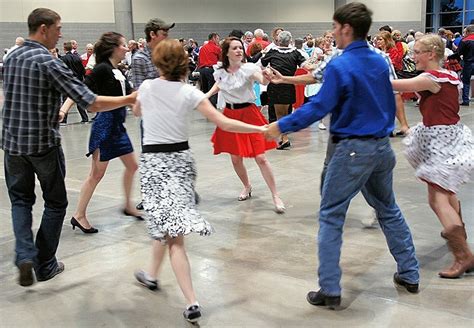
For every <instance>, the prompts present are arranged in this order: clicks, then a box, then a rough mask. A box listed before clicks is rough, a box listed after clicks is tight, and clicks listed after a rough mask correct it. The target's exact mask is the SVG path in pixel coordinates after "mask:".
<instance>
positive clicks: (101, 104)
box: [59, 91, 137, 121]
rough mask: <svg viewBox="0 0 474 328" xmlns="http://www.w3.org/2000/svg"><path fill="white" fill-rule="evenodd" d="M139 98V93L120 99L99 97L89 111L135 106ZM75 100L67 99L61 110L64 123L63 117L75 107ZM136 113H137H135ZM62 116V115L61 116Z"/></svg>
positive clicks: (88, 108) (105, 110)
mask: <svg viewBox="0 0 474 328" xmlns="http://www.w3.org/2000/svg"><path fill="white" fill-rule="evenodd" d="M136 98H137V92H136V91H135V92H133V93H131V94H129V95H128V96H119V97H111V96H97V97H96V98H95V101H94V102H93V103H92V104H90V106H89V107H87V110H88V111H90V112H107V111H110V110H113V109H116V108H119V107H123V106H128V105H133V104H134V103H135V100H136ZM74 104H75V103H74V100H72V99H71V98H67V99H66V101H65V102H64V104H63V105H62V106H61V108H60V109H59V112H60V121H62V118H61V116H62V117H64V115H66V114H67V113H68V112H69V110H70V109H71V107H72V106H73V105H74ZM134 113H135V112H134ZM61 114H62V115H61Z"/></svg>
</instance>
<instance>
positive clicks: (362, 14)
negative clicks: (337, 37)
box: [332, 2, 372, 40]
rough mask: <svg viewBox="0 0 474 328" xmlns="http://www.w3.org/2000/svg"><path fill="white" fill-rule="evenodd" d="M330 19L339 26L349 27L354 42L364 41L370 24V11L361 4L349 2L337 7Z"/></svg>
mask: <svg viewBox="0 0 474 328" xmlns="http://www.w3.org/2000/svg"><path fill="white" fill-rule="evenodd" d="M332 18H333V19H334V20H335V21H336V22H338V23H339V24H341V25H344V24H348V25H350V26H351V27H352V30H353V33H354V34H353V38H354V40H365V38H366V37H367V33H369V29H370V25H371V24H372V11H371V10H370V9H369V8H367V6H366V5H364V4H363V3H360V2H351V3H348V4H346V5H344V6H342V7H339V8H338V9H337V10H336V11H335V12H334V15H333V16H332Z"/></svg>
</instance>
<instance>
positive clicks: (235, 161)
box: [230, 155, 252, 199]
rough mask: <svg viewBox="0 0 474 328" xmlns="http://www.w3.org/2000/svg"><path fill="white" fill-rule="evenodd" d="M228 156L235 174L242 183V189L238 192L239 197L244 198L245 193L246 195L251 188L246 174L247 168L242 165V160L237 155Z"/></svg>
mask: <svg viewBox="0 0 474 328" xmlns="http://www.w3.org/2000/svg"><path fill="white" fill-rule="evenodd" d="M230 158H231V160H232V165H233V166H234V171H235V173H237V176H238V177H239V179H240V181H242V184H243V185H244V190H242V192H241V193H240V196H239V199H240V198H245V197H246V195H248V193H249V191H250V190H251V189H252V187H251V186H250V181H249V176H248V174H247V169H246V168H245V165H244V160H243V158H242V157H240V156H237V155H230Z"/></svg>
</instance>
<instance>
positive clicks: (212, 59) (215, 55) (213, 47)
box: [199, 41, 222, 68]
mask: <svg viewBox="0 0 474 328" xmlns="http://www.w3.org/2000/svg"><path fill="white" fill-rule="evenodd" d="M221 51H222V50H221V47H219V46H218V45H217V44H215V43H214V42H212V41H209V42H208V43H206V44H205V45H203V46H202V47H201V50H199V68H201V67H210V66H213V65H216V64H217V62H218V61H219V59H220V56H221Z"/></svg>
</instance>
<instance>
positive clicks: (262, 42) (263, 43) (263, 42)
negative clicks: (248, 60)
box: [245, 38, 270, 57]
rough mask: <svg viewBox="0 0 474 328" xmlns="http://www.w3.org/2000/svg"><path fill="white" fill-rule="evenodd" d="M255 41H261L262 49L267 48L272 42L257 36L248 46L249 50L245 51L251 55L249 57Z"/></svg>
mask: <svg viewBox="0 0 474 328" xmlns="http://www.w3.org/2000/svg"><path fill="white" fill-rule="evenodd" d="M254 43H260V44H261V45H262V49H265V48H266V47H267V46H268V45H269V44H270V42H268V41H265V40H264V39H262V38H255V39H254V40H253V41H252V42H250V44H249V45H248V47H247V51H246V52H245V53H246V54H247V56H249V57H250V49H252V45H253V44H254Z"/></svg>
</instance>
